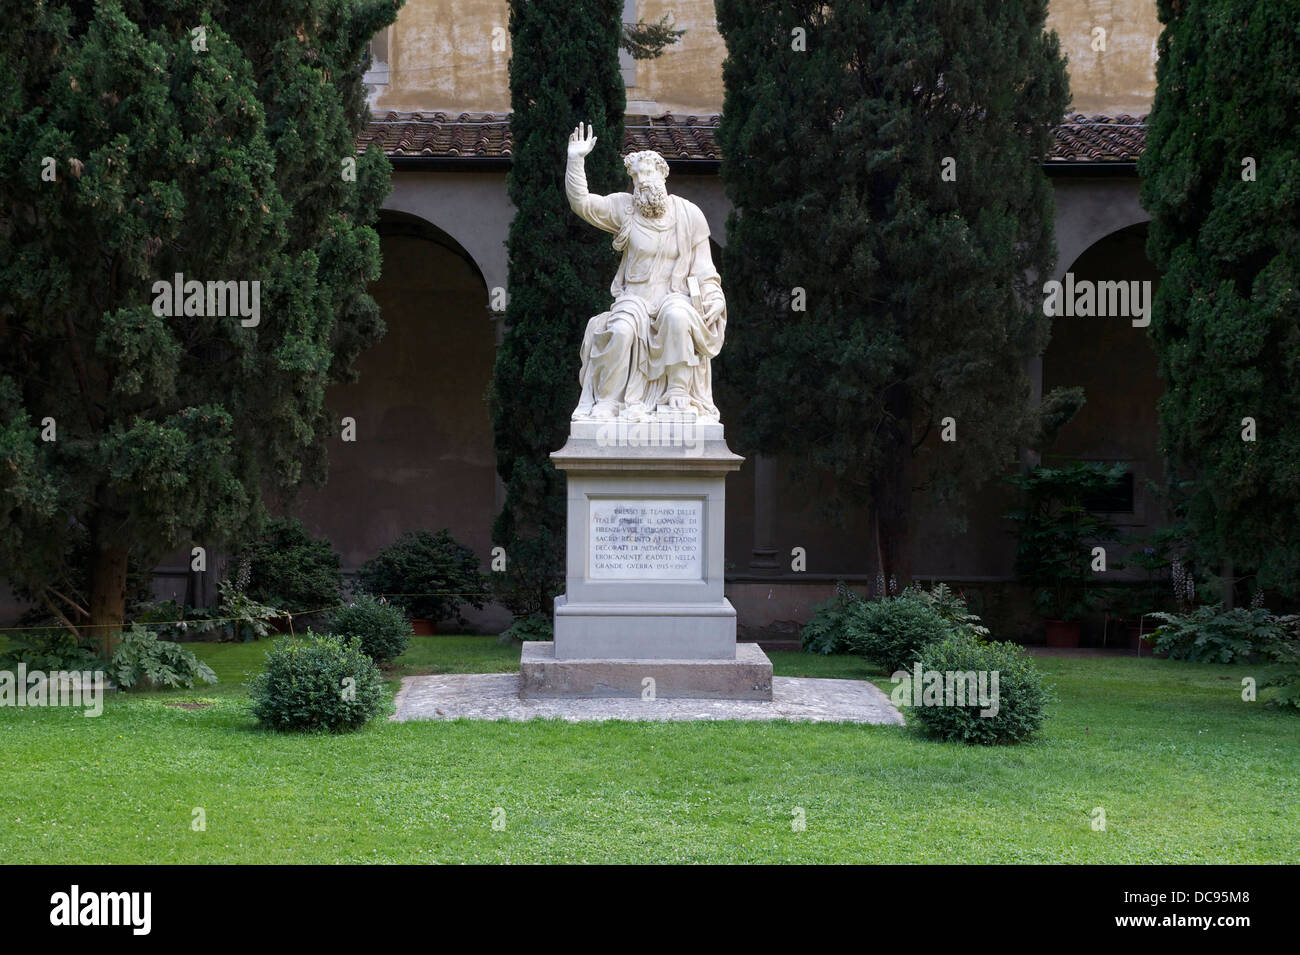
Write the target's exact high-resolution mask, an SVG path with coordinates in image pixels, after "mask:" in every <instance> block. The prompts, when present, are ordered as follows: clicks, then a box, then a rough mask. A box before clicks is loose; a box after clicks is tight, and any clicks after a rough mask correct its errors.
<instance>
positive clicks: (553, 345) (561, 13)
mask: <svg viewBox="0 0 1300 955" xmlns="http://www.w3.org/2000/svg"><path fill="white" fill-rule="evenodd" d="M622 10H623V5H622V3H620V2H619V0H581V2H576V3H575V2H574V0H511V3H510V36H511V40H512V46H513V52H512V55H511V58H510V103H511V111H512V113H511V119H510V130H511V136H512V138H513V141H514V156H513V162H512V165H511V169H510V175H509V179H508V189H509V195H510V201H511V202H512V203H513V204H514V207H515V216H514V219H513V221H512V222H511V224H510V235H509V298H508V301H507V306H506V323H507V331H506V333H505V338H504V340H503V342H502V344H501V347H500V349H499V350H498V353H497V360H496V367H495V370H494V374H493V382H492V391H491V406H492V421H493V430H494V433H495V440H496V451H497V471H498V473H499V474H500V475H501V479H502V481H504V482H505V486H506V501H505V507H504V509H503V510H502V512H501V513H500V514H499V515H498V517H497V520H496V523H495V525H494V527H493V540H495V541H496V543H498V544H500V545H503V546H504V547H505V548H506V555H507V563H506V569H507V570H506V578H505V581H504V584H503V586H502V587H501V588H500V593H501V598H502V599H503V600H504V601H505V602H506V604H507V605H508V606H509V607H510V609H511V610H513V611H514V612H516V613H519V614H524V613H537V612H549V610H550V599H551V597H552V596H553V595H554V594H555V593H556V592H557V588H558V586H559V583H560V581H561V580H562V578H563V570H564V541H565V534H564V527H565V506H564V479H563V477H562V476H561V475H560V474H559V473H558V472H556V470H555V468H554V467H553V466H552V464H551V461H550V458H549V455H550V453H551V452H552V451H556V450H559V448H560V447H561V446H562V445H563V444H564V441H565V439H566V438H567V437H568V433H569V416H570V415H571V414H572V412H573V409H574V407H575V406H576V405H577V403H578V394H579V390H580V389H579V385H578V349H579V346H580V345H581V343H582V332H583V329H584V328H585V327H586V324H587V320H588V319H589V318H590V317H591V316H592V315H595V314H597V313H599V312H602V311H604V310H605V309H607V308H608V307H609V283H610V281H611V279H612V278H613V275H614V271H615V270H616V269H617V267H618V257H617V255H616V254H615V253H614V251H613V248H612V247H611V245H610V242H609V238H608V237H607V236H605V235H604V234H602V233H600V232H598V231H597V230H595V229H593V228H591V227H590V226H589V225H587V224H586V223H585V222H583V221H582V220H581V219H579V218H578V217H577V216H576V215H574V214H573V212H572V211H571V210H570V209H569V203H568V200H567V199H566V198H565V195H564V167H565V161H566V157H567V149H568V138H569V133H570V132H571V131H572V130H573V128H574V127H575V126H576V125H577V124H578V123H579V122H588V123H590V124H591V125H592V127H593V128H594V130H595V133H596V136H597V138H598V141H597V143H596V148H595V149H594V150H593V152H592V153H591V155H589V156H588V157H587V160H586V169H587V177H588V181H589V182H590V184H591V188H592V190H593V191H600V192H614V191H617V190H619V189H622V188H624V186H625V183H624V181H623V180H625V179H626V173H625V172H624V169H623V164H622V162H621V161H620V159H619V155H620V150H621V147H622V142H623V113H624V110H625V108H626V102H627V100H626V94H625V92H624V89H623V80H622V76H621V74H620V72H619V66H618V51H619V46H620V43H621V42H622V38H623V26H622V22H621V21H622Z"/></svg>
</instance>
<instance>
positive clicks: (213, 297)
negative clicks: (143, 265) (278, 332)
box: [153, 272, 262, 328]
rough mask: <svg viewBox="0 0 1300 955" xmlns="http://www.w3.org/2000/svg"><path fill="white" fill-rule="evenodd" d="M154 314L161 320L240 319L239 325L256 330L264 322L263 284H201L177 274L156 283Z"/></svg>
mask: <svg viewBox="0 0 1300 955" xmlns="http://www.w3.org/2000/svg"><path fill="white" fill-rule="evenodd" d="M153 296H154V298H153V313H154V314H155V315H157V316H158V317H159V318H173V317H176V316H181V315H195V316H199V315H202V316H208V317H214V318H224V317H225V316H227V315H231V316H235V315H237V316H239V318H240V322H239V324H240V325H243V326H244V327H245V328H255V327H256V326H257V324H258V323H259V322H260V321H261V320H262V283H261V282H260V281H252V282H243V281H241V282H236V281H234V280H231V281H227V282H200V281H199V280H198V279H188V280H187V279H186V278H185V276H184V274H182V273H180V272H177V273H176V276H175V278H173V279H172V280H171V281H168V280H167V279H159V280H158V281H157V282H154V283H153Z"/></svg>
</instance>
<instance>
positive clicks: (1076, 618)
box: [1004, 461, 1125, 647]
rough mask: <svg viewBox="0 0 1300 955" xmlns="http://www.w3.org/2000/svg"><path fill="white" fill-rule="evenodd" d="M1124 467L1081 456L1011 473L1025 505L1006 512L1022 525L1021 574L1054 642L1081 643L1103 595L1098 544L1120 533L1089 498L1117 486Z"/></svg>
mask: <svg viewBox="0 0 1300 955" xmlns="http://www.w3.org/2000/svg"><path fill="white" fill-rule="evenodd" d="M1124 470H1125V469H1124V465H1122V464H1116V465H1105V464H1099V463H1096V462H1090V461H1077V462H1074V463H1072V464H1067V465H1063V466H1061V467H1036V468H1033V469H1031V470H1029V471H1026V472H1024V473H1022V474H1017V475H1012V476H1011V477H1009V478H1008V479H1007V480H1008V482H1009V483H1011V484H1013V485H1014V486H1016V487H1017V488H1019V489H1020V491H1021V496H1022V505H1021V507H1019V508H1016V509H1013V510H1011V511H1008V512H1007V513H1006V514H1005V515H1004V516H1005V517H1007V518H1008V519H1010V520H1012V521H1015V522H1016V523H1017V524H1018V525H1019V529H1018V531H1019V538H1018V542H1017V546H1016V562H1015V569H1016V576H1017V577H1018V578H1019V579H1020V580H1022V581H1023V582H1024V583H1025V584H1027V585H1028V586H1029V587H1031V588H1032V589H1033V591H1034V605H1035V607H1036V608H1037V609H1038V612H1039V613H1040V614H1041V615H1042V616H1043V618H1044V624H1045V628H1046V631H1047V645H1048V646H1049V647H1077V646H1078V645H1079V631H1080V620H1081V618H1082V617H1083V615H1084V614H1085V613H1087V612H1088V611H1089V610H1091V609H1093V607H1094V606H1096V605H1097V604H1098V603H1099V602H1100V600H1101V598H1102V592H1101V591H1100V589H1099V588H1098V587H1097V586H1095V584H1094V582H1093V570H1092V562H1093V556H1092V548H1093V547H1095V546H1097V544H1098V543H1099V542H1103V541H1114V540H1116V539H1117V536H1118V535H1117V531H1116V528H1115V525H1114V524H1113V523H1112V522H1111V521H1110V520H1109V519H1107V518H1105V517H1102V516H1099V515H1097V514H1094V513H1092V512H1090V511H1089V510H1088V509H1087V508H1086V507H1085V506H1084V501H1085V500H1087V499H1088V498H1089V497H1093V496H1095V495H1098V494H1101V493H1103V492H1105V491H1106V490H1107V489H1108V488H1110V487H1112V486H1113V485H1114V484H1115V483H1116V482H1117V481H1118V480H1119V479H1120V478H1121V477H1122V476H1123V474H1124ZM1111 566H1112V567H1118V566H1119V565H1118V564H1115V563H1112V564H1111Z"/></svg>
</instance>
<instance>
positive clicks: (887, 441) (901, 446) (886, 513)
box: [871, 389, 912, 593]
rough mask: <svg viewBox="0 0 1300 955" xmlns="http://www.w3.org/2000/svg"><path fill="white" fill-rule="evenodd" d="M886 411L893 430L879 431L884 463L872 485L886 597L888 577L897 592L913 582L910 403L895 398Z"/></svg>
mask: <svg viewBox="0 0 1300 955" xmlns="http://www.w3.org/2000/svg"><path fill="white" fill-rule="evenodd" d="M900 390H901V389H900ZM887 407H889V410H890V412H891V414H892V416H893V418H894V421H893V422H892V427H888V428H884V429H882V434H881V439H882V445H881V449H882V451H884V461H885V462H886V463H885V465H884V467H883V469H882V471H881V472H880V473H879V474H877V475H876V476H875V478H874V479H873V480H872V482H871V507H872V512H873V514H874V519H873V521H872V525H873V526H874V528H875V532H876V553H877V554H878V555H879V557H878V562H879V563H880V573H881V574H882V575H884V578H885V588H886V593H888V588H889V580H890V578H891V577H892V578H894V580H895V581H896V582H897V584H898V590H899V591H902V589H903V588H904V587H906V586H907V585H908V584H910V583H911V581H912V529H911V522H910V519H909V518H910V515H911V510H912V427H911V414H910V410H911V409H910V402H909V400H908V398H907V396H906V395H897V396H895V397H894V398H893V399H892V400H891V401H889V402H888V403H887Z"/></svg>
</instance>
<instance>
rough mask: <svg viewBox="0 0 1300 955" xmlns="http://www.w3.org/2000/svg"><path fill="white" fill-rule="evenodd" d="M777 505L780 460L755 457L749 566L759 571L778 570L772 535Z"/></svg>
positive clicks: (760, 455) (764, 456)
mask: <svg viewBox="0 0 1300 955" xmlns="http://www.w3.org/2000/svg"><path fill="white" fill-rule="evenodd" d="M775 506H776V459H775V458H773V457H770V456H768V455H765V454H759V455H755V456H754V549H753V551H752V552H751V554H750V560H749V567H750V569H751V570H754V571H757V572H759V573H775V572H776V571H777V570H778V569H779V568H780V566H781V565H780V563H779V562H778V561H777V559H776V542H775V540H774V538H773V534H772V512H773V510H774V508H775Z"/></svg>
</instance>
